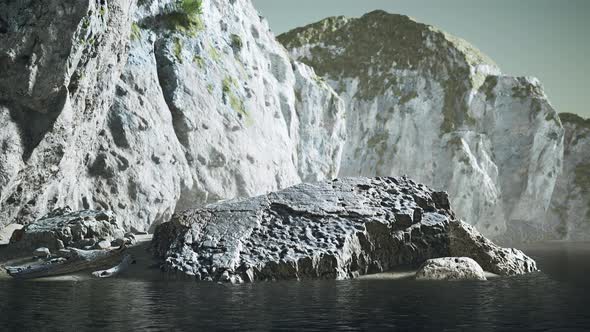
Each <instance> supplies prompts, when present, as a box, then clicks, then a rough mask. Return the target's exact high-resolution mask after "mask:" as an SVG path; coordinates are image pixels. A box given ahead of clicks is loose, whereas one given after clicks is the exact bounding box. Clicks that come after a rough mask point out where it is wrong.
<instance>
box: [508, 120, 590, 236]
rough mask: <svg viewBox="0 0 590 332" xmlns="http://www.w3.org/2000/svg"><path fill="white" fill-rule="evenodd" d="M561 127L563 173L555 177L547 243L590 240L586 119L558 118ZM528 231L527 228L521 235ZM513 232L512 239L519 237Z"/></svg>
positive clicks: (589, 127) (589, 140)
mask: <svg viewBox="0 0 590 332" xmlns="http://www.w3.org/2000/svg"><path fill="white" fill-rule="evenodd" d="M559 117H560V119H561V122H562V123H563V127H564V128H565V138H564V145H565V153H564V158H563V171H562V172H561V173H560V174H559V177H558V179H557V184H556V186H555V191H554V192H553V197H552V198H551V207H550V209H549V212H548V213H547V217H546V223H547V224H548V227H547V230H546V233H548V234H550V235H553V236H552V237H548V236H545V237H541V239H550V240H570V241H588V240H590V119H584V118H582V117H580V116H578V115H576V114H571V113H562V114H560V115H559ZM526 231H530V230H528V229H524V230H522V232H526ZM519 235H520V234H519V233H516V235H515V237H516V238H518V237H519Z"/></svg>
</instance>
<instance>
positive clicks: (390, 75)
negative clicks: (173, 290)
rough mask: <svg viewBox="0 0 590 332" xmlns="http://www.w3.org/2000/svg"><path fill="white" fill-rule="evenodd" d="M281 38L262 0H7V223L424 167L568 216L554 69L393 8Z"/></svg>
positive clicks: (516, 230)
mask: <svg viewBox="0 0 590 332" xmlns="http://www.w3.org/2000/svg"><path fill="white" fill-rule="evenodd" d="M280 41H281V42H282V43H283V44H284V45H285V46H286V47H287V48H288V49H289V51H288V52H287V51H286V50H285V48H284V47H283V46H281V45H280V44H279V42H277V41H276V40H275V37H274V35H273V34H272V33H271V32H270V30H269V27H268V24H267V23H266V21H264V19H262V18H261V17H259V16H258V13H257V12H256V10H255V9H254V8H253V6H252V5H251V3H250V2H249V1H245V0H244V1H235V0H230V1H225V0H208V1H199V0H178V1H177V0H139V1H138V2H137V3H135V2H134V1H132V0H129V1H117V2H108V3H107V2H96V1H90V0H84V1H70V0H67V1H57V0H51V1H45V2H43V3H42V4H41V3H38V2H34V1H29V0H27V1H12V2H3V3H1V4H0V124H1V127H2V130H1V131H0V227H1V226H3V225H6V224H9V223H24V224H26V223H29V222H31V221H33V220H36V219H38V218H40V217H41V216H43V215H45V214H46V213H47V212H49V211H51V210H53V209H54V208H56V207H64V206H70V207H71V208H72V209H74V210H81V209H99V210H113V211H114V212H115V214H116V215H117V220H118V222H120V223H121V225H122V226H124V227H125V228H126V229H131V227H134V228H136V229H138V230H153V229H154V227H155V226H156V225H158V224H160V223H162V222H165V221H168V220H169V219H170V218H171V216H172V214H173V213H174V212H175V211H178V210H183V209H185V208H189V207H193V206H199V205H202V204H205V203H210V202H214V201H218V200H222V199H228V198H234V197H245V196H255V195H258V194H263V193H266V192H270V191H274V190H277V189H281V188H285V187H288V186H290V185H293V184H296V183H299V182H316V181H322V180H325V179H331V178H334V177H336V176H357V175H363V176H373V175H402V174H406V175H409V176H411V177H414V178H416V179H418V180H419V181H422V182H425V183H427V184H429V185H431V186H433V187H435V188H438V189H443V190H448V191H449V192H450V195H451V199H452V201H453V205H454V206H455V209H456V211H457V212H458V214H459V216H460V217H462V218H464V219H465V220H467V221H468V222H470V223H471V224H474V225H477V226H478V228H479V229H480V230H481V231H482V232H483V233H484V234H486V235H490V236H496V237H499V236H502V235H504V234H506V233H507V230H508V233H509V234H518V237H519V238H521V239H528V238H533V237H538V236H541V235H542V234H544V233H543V232H554V229H555V224H554V223H553V222H550V221H547V220H548V219H546V218H545V212H546V210H547V207H548V205H549V201H550V198H551V194H552V192H553V187H554V184H555V181H556V177H557V174H558V171H559V170H560V168H561V159H562V149H563V147H562V142H563V129H562V127H561V124H560V120H559V118H558V117H557V115H556V113H555V111H554V110H553V109H552V107H551V105H550V104H549V102H548V101H547V98H546V96H545V94H544V93H543V90H542V88H541V86H540V84H539V82H538V81H537V80H536V79H533V78H514V77H506V76H502V75H501V74H500V71H499V69H498V68H497V67H496V65H494V64H493V62H492V61H491V60H489V59H487V57H485V56H484V55H482V54H481V53H480V52H479V51H477V50H475V49H474V48H473V47H472V46H470V45H469V44H467V43H466V42H464V41H462V40H459V39H457V38H455V37H452V36H449V35H447V34H445V33H443V32H441V31H439V30H436V29H434V28H432V27H430V26H427V25H423V24H419V23H416V22H414V21H412V20H410V19H408V18H407V17H404V16H399V15H390V14H386V13H384V12H374V13H370V14H368V15H366V16H364V17H362V18H360V19H346V18H330V19H327V20H324V21H322V22H320V23H317V24H314V25H311V26H309V27H305V28H301V29H297V30H294V31H293V32H290V33H288V34H286V35H283V36H281V37H280ZM289 53H290V54H289ZM290 55H291V56H290ZM298 60H301V61H302V62H303V63H306V64H303V63H300V62H298ZM308 65H310V66H308ZM312 68H314V69H312ZM316 72H317V73H319V74H321V77H320V76H317V75H316ZM335 90H336V91H338V92H339V93H340V95H341V97H342V98H340V97H339V96H338V95H337V93H336V92H335ZM531 234H534V236H533V235H531ZM539 234H541V235H539Z"/></svg>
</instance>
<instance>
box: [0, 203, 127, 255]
mask: <svg viewBox="0 0 590 332" xmlns="http://www.w3.org/2000/svg"><path fill="white" fill-rule="evenodd" d="M123 234H124V231H123V229H122V228H121V227H120V226H119V225H118V223H117V221H116V219H115V217H114V216H113V214H112V213H111V212H106V211H91V210H85V211H76V212H72V211H71V210H70V209H69V208H65V209H56V210H54V211H52V212H51V213H49V214H47V215H46V216H45V217H43V218H41V219H39V220H36V221H34V222H32V223H30V224H29V225H26V226H25V227H23V228H22V229H21V230H19V232H15V233H14V234H13V236H12V237H11V239H10V246H11V247H15V248H20V249H30V250H33V249H34V248H38V247H40V246H42V247H47V248H49V249H50V250H56V251H57V250H59V249H63V248H65V247H74V248H80V249H82V248H86V247H93V246H94V245H95V244H96V243H97V242H99V241H100V240H103V239H109V238H120V237H123ZM109 243H110V242H109Z"/></svg>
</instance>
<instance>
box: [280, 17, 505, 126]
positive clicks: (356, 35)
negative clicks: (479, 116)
mask: <svg viewBox="0 0 590 332" xmlns="http://www.w3.org/2000/svg"><path fill="white" fill-rule="evenodd" d="M278 39H279V41H280V42H281V43H282V44H283V45H284V46H285V47H287V48H288V49H298V48H304V49H305V50H306V51H303V52H301V53H302V54H307V56H304V57H303V58H301V59H300V60H301V61H302V62H304V63H306V64H308V65H310V66H312V67H313V68H314V69H315V70H316V72H317V73H318V74H319V75H321V76H324V77H328V78H330V79H333V80H339V81H340V82H342V81H343V80H345V79H347V78H353V79H354V78H358V87H357V89H358V90H357V91H356V95H355V97H356V98H358V99H362V100H372V99H374V98H376V97H378V96H382V95H385V94H386V93H388V92H393V93H394V95H396V96H397V98H399V100H400V103H401V104H405V103H407V102H409V101H410V100H412V99H414V98H416V97H418V95H417V94H416V93H415V92H412V91H404V89H403V87H404V86H407V84H406V82H404V80H405V75H404V71H408V70H410V71H419V72H421V73H423V74H424V76H430V77H433V78H434V79H435V80H436V81H438V82H439V84H440V85H441V87H442V88H443V89H444V94H445V95H444V105H443V116H444V120H443V124H442V127H443V128H442V129H443V132H444V133H447V132H451V131H453V130H456V129H457V128H458V127H460V126H463V125H473V124H474V122H475V121H474V119H473V118H472V117H471V115H470V114H469V112H468V109H469V108H468V105H467V98H468V94H469V92H470V91H471V89H473V88H478V87H479V85H481V84H482V82H483V80H484V78H483V77H475V76H476V75H472V73H471V72H470V67H471V66H477V65H480V64H484V65H490V66H495V64H494V63H493V62H492V61H491V60H490V59H489V58H487V57H486V56H485V55H484V54H482V53H481V52H480V51H478V50H477V49H475V48H474V47H473V46H471V45H470V44H469V43H467V42H465V41H464V40H462V39H460V38H456V37H453V36H450V35H448V34H446V33H444V32H442V31H440V30H437V29H435V28H433V27H432V26H429V25H426V24H422V23H418V22H415V21H414V20H412V19H411V18H409V17H407V16H403V15H396V14H389V13H386V12H384V11H374V12H371V13H369V14H366V15H364V16H362V17H361V18H358V19H351V18H345V17H331V18H327V19H325V20H322V21H320V22H317V23H314V24H311V25H308V26H306V27H303V28H298V29H295V30H292V31H290V32H287V33H285V34H283V35H280V36H279V37H278ZM476 81H477V82H476ZM490 85H491V82H490ZM491 88H492V89H493V86H491ZM340 92H342V91H340Z"/></svg>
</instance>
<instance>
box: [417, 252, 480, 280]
mask: <svg viewBox="0 0 590 332" xmlns="http://www.w3.org/2000/svg"><path fill="white" fill-rule="evenodd" d="M416 279H417V280H487V278H486V276H485V273H484V270H483V269H482V268H481V266H479V264H477V262H476V261H474V260H473V259H471V258H468V257H444V258H434V259H429V260H427V261H426V262H425V263H424V264H422V266H421V267H420V269H418V272H416Z"/></svg>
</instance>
